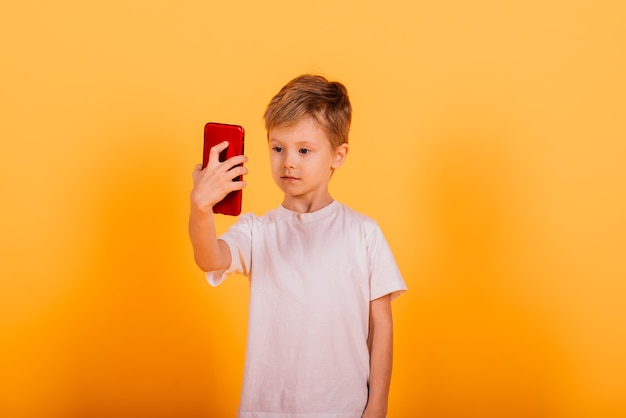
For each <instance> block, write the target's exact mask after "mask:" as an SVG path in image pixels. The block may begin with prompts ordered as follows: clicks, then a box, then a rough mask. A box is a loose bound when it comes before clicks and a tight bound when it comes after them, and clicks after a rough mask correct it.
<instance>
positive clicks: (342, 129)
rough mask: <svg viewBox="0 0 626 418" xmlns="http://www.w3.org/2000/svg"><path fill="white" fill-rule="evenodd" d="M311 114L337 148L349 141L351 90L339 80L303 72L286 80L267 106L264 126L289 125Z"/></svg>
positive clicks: (268, 129)
mask: <svg viewBox="0 0 626 418" xmlns="http://www.w3.org/2000/svg"><path fill="white" fill-rule="evenodd" d="M305 116H311V117H313V118H314V119H315V121H316V122H317V123H319V124H320V126H321V127H322V129H323V130H324V131H325V132H326V136H327V137H328V140H329V141H330V143H331V145H333V147H334V148H337V147H338V146H340V145H341V144H345V143H348V133H349V132H350V122H351V120H352V105H351V104H350V99H349V97H348V90H347V89H346V87H345V86H344V85H343V84H341V83H340V82H338V81H328V80H327V79H326V78H325V77H323V76H320V75H312V74H304V75H301V76H298V77H296V78H294V79H293V80H291V81H290V82H289V83H287V84H286V85H285V86H284V87H283V88H282V89H281V90H280V91H279V92H278V94H276V96H274V97H273V98H272V100H271V101H270V103H269V105H268V106H267V109H266V110H265V115H264V118H265V129H267V132H268V134H269V131H270V130H271V129H273V128H278V127H287V126H290V125H292V124H294V123H296V122H297V121H298V120H299V119H301V118H302V117H305Z"/></svg>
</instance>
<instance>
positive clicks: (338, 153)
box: [332, 143, 349, 169]
mask: <svg viewBox="0 0 626 418" xmlns="http://www.w3.org/2000/svg"><path fill="white" fill-rule="evenodd" d="M348 149H349V147H348V144H346V143H343V144H341V145H339V146H338V147H337V148H336V149H335V157H334V160H333V164H332V168H333V169H337V168H339V167H341V166H342V165H343V162H344V161H345V160H346V157H347V156H348Z"/></svg>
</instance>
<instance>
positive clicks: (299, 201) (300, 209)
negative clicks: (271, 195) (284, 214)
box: [282, 193, 334, 213]
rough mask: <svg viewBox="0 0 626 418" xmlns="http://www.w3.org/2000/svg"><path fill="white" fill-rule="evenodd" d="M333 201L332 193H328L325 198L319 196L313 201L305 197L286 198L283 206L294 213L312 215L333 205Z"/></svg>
mask: <svg viewBox="0 0 626 418" xmlns="http://www.w3.org/2000/svg"><path fill="white" fill-rule="evenodd" d="M333 200H334V199H333V198H332V196H331V195H330V193H326V194H325V195H324V196H319V197H317V198H313V199H311V198H307V197H304V196H302V197H300V196H298V197H296V196H285V198H284V199H283V203H282V206H283V207H284V208H285V209H289V210H290V211H292V212H297V213H311V212H316V211H318V210H320V209H322V208H325V207H326V206H328V205H330V204H331V203H333Z"/></svg>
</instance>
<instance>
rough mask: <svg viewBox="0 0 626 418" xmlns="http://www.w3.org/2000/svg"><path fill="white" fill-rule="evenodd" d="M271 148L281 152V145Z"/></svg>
mask: <svg viewBox="0 0 626 418" xmlns="http://www.w3.org/2000/svg"><path fill="white" fill-rule="evenodd" d="M272 149H273V150H274V151H276V152H283V149H282V147H272Z"/></svg>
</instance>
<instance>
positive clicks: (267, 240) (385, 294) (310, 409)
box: [189, 75, 406, 418]
mask: <svg viewBox="0 0 626 418" xmlns="http://www.w3.org/2000/svg"><path fill="white" fill-rule="evenodd" d="M351 112H352V108H351V104H350V101H349V99H348V94H347V90H346V88H345V87H344V86H343V85H342V84H341V83H338V82H329V81H328V80H326V79H325V78H324V77H321V76H313V75H303V76H300V77H297V78H295V79H294V80H292V81H290V82H289V83H288V84H287V85H285V86H284V87H283V88H282V89H281V90H280V92H279V93H278V94H277V95H276V96H275V97H274V98H273V99H272V101H271V102H270V104H269V106H268V107H267V110H266V112H265V125H266V128H267V132H268V144H269V152H270V163H271V170H272V175H273V178H274V181H275V182H276V184H277V185H278V187H279V188H280V189H281V190H282V192H283V193H284V199H283V202H282V204H281V205H280V206H279V207H278V208H276V209H274V210H271V211H269V212H268V213H266V214H265V215H264V216H260V217H259V216H255V215H253V214H244V215H242V216H241V217H240V218H239V219H238V221H237V222H236V223H235V224H234V225H233V226H231V227H230V229H229V230H228V231H227V232H226V233H225V234H223V235H222V236H221V237H220V238H219V239H218V238H217V237H216V233H215V225H214V214H213V210H212V208H213V205H215V203H217V202H218V201H220V200H221V199H222V198H223V197H224V196H225V195H226V194H227V193H228V192H230V191H232V190H235V189H242V188H244V187H245V186H246V184H245V181H238V182H233V181H232V180H233V179H234V178H235V177H237V176H239V175H244V174H246V173H247V170H246V168H245V167H243V166H238V165H240V164H242V163H245V162H246V161H247V158H246V157H244V156H237V157H233V158H230V159H229V160H227V161H225V162H219V161H218V155H219V153H220V152H221V151H222V150H224V149H225V148H226V147H227V143H223V144H220V145H217V146H215V147H213V148H212V149H211V151H210V157H209V163H208V165H207V167H206V168H205V169H204V170H202V169H201V166H198V167H196V169H195V171H194V173H193V179H194V187H193V190H192V192H191V212H190V217H189V234H190V238H191V242H192V245H193V249H194V256H195V260H196V263H197V264H198V266H199V267H200V268H201V269H202V270H204V271H205V272H207V273H206V276H207V280H208V282H209V283H210V284H211V285H213V286H217V285H218V284H220V283H221V282H222V281H223V280H224V278H225V277H226V276H228V275H229V274H232V273H239V274H243V275H245V276H247V277H248V278H249V281H250V302H249V303H250V305H249V320H248V342H247V350H246V362H245V368H244V379H243V388H242V392H241V400H240V405H239V413H238V416H239V417H240V418H257V417H258V418H261V417H262V418H287V417H298V418H321V417H323V418H361V417H367V418H372V417H376V418H382V417H385V414H386V412H387V399H388V394H389V383H390V379H391V363H392V319H391V299H392V298H394V297H395V296H397V295H399V294H400V293H402V292H403V291H404V290H406V285H405V283H404V281H403V279H402V277H401V275H400V272H399V270H398V267H397V265H396V262H395V260H394V258H393V255H392V254H391V251H390V249H389V246H388V244H387V242H386V241H385V238H384V237H383V234H382V232H381V231H380V229H379V227H378V226H377V224H376V223H375V222H374V221H373V220H371V219H369V218H367V217H366V216H364V215H361V214H359V213H357V212H354V211H353V210H351V209H349V208H348V207H347V206H345V205H343V204H341V203H339V202H337V201H335V200H333V198H332V197H331V195H330V193H329V191H328V183H329V181H330V179H331V177H332V174H333V172H334V171H335V170H336V169H338V168H339V167H341V165H342V164H343V162H344V161H345V159H346V156H347V154H348V132H349V129H350V121H351Z"/></svg>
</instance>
